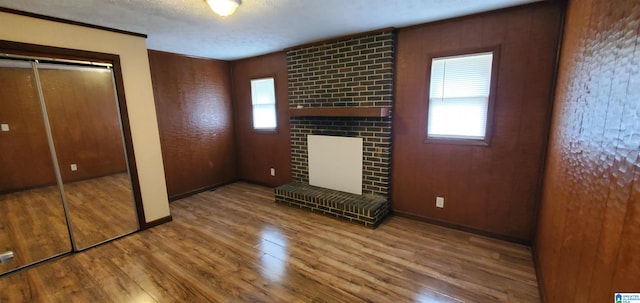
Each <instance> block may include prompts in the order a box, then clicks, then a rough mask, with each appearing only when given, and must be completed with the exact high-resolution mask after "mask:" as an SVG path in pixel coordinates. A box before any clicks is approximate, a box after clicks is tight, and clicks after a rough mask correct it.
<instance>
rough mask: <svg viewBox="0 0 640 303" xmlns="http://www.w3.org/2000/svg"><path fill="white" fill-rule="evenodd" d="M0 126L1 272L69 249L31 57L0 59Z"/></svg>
mask: <svg viewBox="0 0 640 303" xmlns="http://www.w3.org/2000/svg"><path fill="white" fill-rule="evenodd" d="M0 126H1V127H0V260H4V262H2V263H0V274H2V273H6V272H9V271H12V270H15V269H17V268H20V267H24V266H27V265H29V264H32V263H35V262H37V261H40V260H44V259H47V258H51V257H54V256H57V255H60V254H63V253H66V252H69V251H70V250H71V242H70V239H69V231H68V228H67V221H66V219H65V213H64V208H63V203H62V199H61V194H60V190H59V187H58V184H57V180H56V174H55V170H54V162H53V160H52V150H51V149H50V146H49V141H48V139H47V130H46V126H45V120H44V117H43V113H42V107H41V103H40V99H39V97H38V89H37V85H36V79H35V76H34V72H33V69H32V64H31V63H30V62H24V61H12V60H0ZM11 253H13V256H14V257H13V258H9V256H10V255H11ZM4 257H6V259H4Z"/></svg>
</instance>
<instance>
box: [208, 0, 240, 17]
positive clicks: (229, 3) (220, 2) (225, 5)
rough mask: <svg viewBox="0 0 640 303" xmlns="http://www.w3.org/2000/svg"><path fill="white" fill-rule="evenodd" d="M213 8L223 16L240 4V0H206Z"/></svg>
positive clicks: (230, 12)
mask: <svg viewBox="0 0 640 303" xmlns="http://www.w3.org/2000/svg"><path fill="white" fill-rule="evenodd" d="M206 1H207V4H209V6H210V7H211V9H212V10H213V11H214V12H215V13H216V14H218V15H220V16H222V17H226V16H229V15H231V14H233V13H234V12H235V11H236V8H238V6H240V1H239V0H206Z"/></svg>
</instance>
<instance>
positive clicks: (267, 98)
mask: <svg viewBox="0 0 640 303" xmlns="http://www.w3.org/2000/svg"><path fill="white" fill-rule="evenodd" d="M251 104H252V107H253V128H254V129H274V128H276V125H277V121H276V93H275V84H274V79H273V78H263V79H254V80H251Z"/></svg>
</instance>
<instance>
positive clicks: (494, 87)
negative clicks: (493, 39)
mask: <svg viewBox="0 0 640 303" xmlns="http://www.w3.org/2000/svg"><path fill="white" fill-rule="evenodd" d="M488 52H491V53H492V54H493V58H492V61H491V80H490V81H491V83H490V88H489V98H488V104H487V122H486V124H485V131H484V139H479V140H478V139H455V138H429V135H428V126H425V127H424V138H425V139H424V143H432V144H463V145H479V146H491V137H492V135H493V125H494V123H493V117H494V112H495V107H496V95H497V91H498V80H499V78H498V71H499V69H500V45H494V46H488V47H480V48H471V49H462V50H459V49H456V50H446V51H442V52H436V53H431V54H428V55H427V68H426V73H425V74H426V83H425V86H424V87H425V90H426V91H425V98H426V100H425V104H426V115H427V116H426V121H427V125H429V102H430V99H429V96H430V91H431V63H432V61H433V59H434V58H442V57H453V56H461V55H472V54H478V53H488Z"/></svg>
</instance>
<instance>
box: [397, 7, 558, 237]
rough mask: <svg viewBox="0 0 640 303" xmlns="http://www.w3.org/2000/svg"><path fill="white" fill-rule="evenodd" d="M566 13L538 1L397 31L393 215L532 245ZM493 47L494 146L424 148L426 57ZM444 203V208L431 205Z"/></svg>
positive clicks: (437, 146)
mask: <svg viewBox="0 0 640 303" xmlns="http://www.w3.org/2000/svg"><path fill="white" fill-rule="evenodd" d="M562 11H563V7H562V5H561V4H559V3H540V4H533V5H527V6H522V7H517V8H510V9H506V10H501V11H496V12H490V13H486V14H480V15H475V16H469V17H463V18H458V19H452V20H447V21H441V22H436V23H431V24H425V25H420V26H414V27H410V28H405V29H400V31H399V36H398V46H397V59H396V60H397V61H396V62H397V66H396V101H395V108H394V114H393V121H394V124H393V152H392V177H391V180H392V186H391V188H392V207H393V209H394V211H395V212H396V213H400V214H407V215H411V216H414V217H419V218H426V219H428V220H434V221H438V222H443V223H448V224H452V225H457V226H462V227H466V228H471V229H475V230H479V231H482V232H486V233H491V234H494V235H499V236H503V237H506V238H509V239H512V240H515V241H521V242H529V241H530V240H531V238H532V230H533V228H534V222H535V217H536V215H535V213H536V207H537V201H538V199H539V188H540V179H541V178H540V177H541V169H542V164H543V159H544V151H545V148H546V140H547V132H548V124H549V115H550V113H549V112H550V108H551V91H552V87H553V76H554V66H555V58H556V51H557V41H558V35H559V32H560V22H561V16H562ZM496 45H500V47H501V50H500V62H499V71H498V84H497V92H496V93H497V95H496V96H497V98H496V104H495V115H494V123H493V130H492V131H493V136H492V142H491V146H489V147H484V146H471V145H447V144H426V143H424V139H425V138H426V131H427V111H426V109H427V99H428V96H427V92H428V83H427V81H426V79H427V73H428V70H427V69H428V66H429V63H428V62H427V60H428V56H429V54H430V53H438V52H444V51H459V50H465V49H478V48H482V47H490V46H496ZM436 196H442V197H444V198H445V207H444V209H439V208H436V207H435V198H436Z"/></svg>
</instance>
